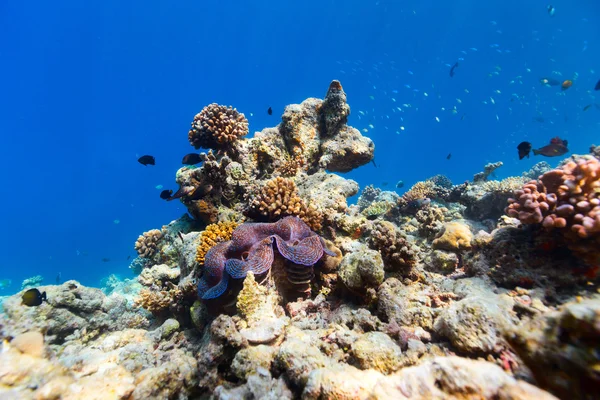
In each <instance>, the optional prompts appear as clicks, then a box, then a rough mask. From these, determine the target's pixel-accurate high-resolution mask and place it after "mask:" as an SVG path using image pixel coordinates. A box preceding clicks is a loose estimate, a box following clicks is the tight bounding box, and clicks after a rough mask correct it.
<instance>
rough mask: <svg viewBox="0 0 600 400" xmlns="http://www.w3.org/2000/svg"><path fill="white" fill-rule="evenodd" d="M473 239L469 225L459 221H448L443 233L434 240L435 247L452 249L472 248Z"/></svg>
mask: <svg viewBox="0 0 600 400" xmlns="http://www.w3.org/2000/svg"><path fill="white" fill-rule="evenodd" d="M471 240H473V234H472V233H471V230H470V229H469V227H468V226H467V225H465V224H463V223H461V222H458V221H452V222H447V223H445V224H444V229H443V231H442V234H441V235H440V236H439V237H438V238H437V239H435V240H434V241H433V248H434V249H444V250H451V251H456V250H463V249H470V248H471Z"/></svg>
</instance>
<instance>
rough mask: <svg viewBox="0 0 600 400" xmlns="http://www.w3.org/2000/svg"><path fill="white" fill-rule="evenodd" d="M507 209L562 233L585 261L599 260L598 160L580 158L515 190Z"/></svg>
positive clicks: (524, 220) (521, 217)
mask: <svg viewBox="0 0 600 400" xmlns="http://www.w3.org/2000/svg"><path fill="white" fill-rule="evenodd" d="M514 194H515V198H511V199H509V205H508V207H507V208H506V212H507V214H508V215H509V216H510V217H513V218H518V219H519V220H520V221H521V222H522V223H524V224H541V226H543V227H544V228H545V229H546V230H549V231H550V230H557V231H559V232H561V233H563V236H564V237H565V239H566V240H567V245H568V246H569V248H570V249H571V250H573V251H574V252H575V253H578V254H580V255H581V256H582V257H583V258H584V259H585V260H586V261H587V262H589V263H597V262H599V261H600V252H598V248H599V246H600V161H599V160H598V159H596V158H593V157H588V158H586V157H581V158H578V159H575V160H571V161H569V162H567V163H566V164H564V165H563V166H562V167H561V168H560V169H554V170H552V171H548V172H546V173H545V174H543V175H542V176H540V178H539V180H537V181H530V182H528V183H527V184H526V185H525V186H523V188H522V189H520V190H517V191H515V193H514Z"/></svg>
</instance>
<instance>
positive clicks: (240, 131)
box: [188, 103, 248, 149]
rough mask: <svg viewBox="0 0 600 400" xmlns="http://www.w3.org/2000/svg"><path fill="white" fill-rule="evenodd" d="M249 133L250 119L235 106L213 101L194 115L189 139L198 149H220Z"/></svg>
mask: <svg viewBox="0 0 600 400" xmlns="http://www.w3.org/2000/svg"><path fill="white" fill-rule="evenodd" d="M247 134H248V120H247V119H246V117H245V116H244V114H242V113H239V112H238V111H237V110H236V109H235V108H231V107H227V106H221V105H219V104H216V103H213V104H209V105H207V106H206V107H204V108H203V109H202V111H200V112H199V113H198V114H196V116H195V117H194V121H193V122H192V128H191V129H190V131H189V133H188V140H189V142H190V144H191V145H192V146H194V147H195V148H196V149H199V148H200V147H202V148H205V149H220V148H225V147H227V146H229V145H230V144H231V143H233V142H234V141H236V140H237V139H238V138H240V137H242V136H246V135H247Z"/></svg>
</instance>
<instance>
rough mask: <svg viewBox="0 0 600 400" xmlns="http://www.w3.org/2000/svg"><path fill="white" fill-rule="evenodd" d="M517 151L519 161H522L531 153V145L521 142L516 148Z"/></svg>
mask: <svg viewBox="0 0 600 400" xmlns="http://www.w3.org/2000/svg"><path fill="white" fill-rule="evenodd" d="M517 150H519V160H522V159H524V158H525V157H527V158H529V153H530V152H531V143H529V142H521V143H519V145H518V146H517Z"/></svg>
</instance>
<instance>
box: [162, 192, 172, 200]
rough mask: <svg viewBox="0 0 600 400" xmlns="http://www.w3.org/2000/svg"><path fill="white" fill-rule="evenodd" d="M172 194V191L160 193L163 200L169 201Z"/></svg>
mask: <svg viewBox="0 0 600 400" xmlns="http://www.w3.org/2000/svg"><path fill="white" fill-rule="evenodd" d="M172 194H173V191H172V190H163V191H162V192H160V198H161V199H163V200H169V199H170V198H171V195H172Z"/></svg>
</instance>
